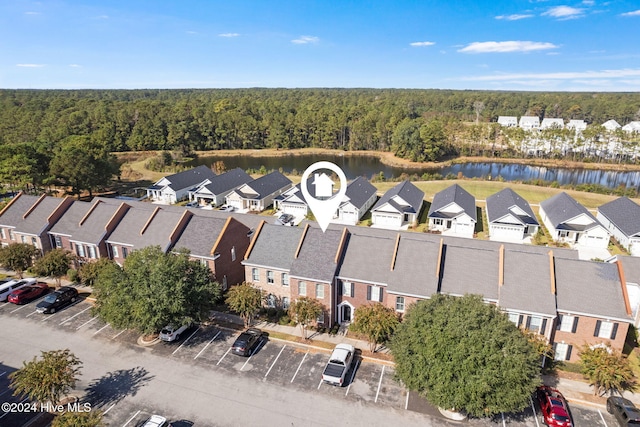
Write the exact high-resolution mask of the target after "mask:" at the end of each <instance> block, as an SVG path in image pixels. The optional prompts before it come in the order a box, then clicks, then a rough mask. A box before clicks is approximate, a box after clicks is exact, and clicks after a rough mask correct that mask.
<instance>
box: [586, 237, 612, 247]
mask: <svg viewBox="0 0 640 427" xmlns="http://www.w3.org/2000/svg"><path fill="white" fill-rule="evenodd" d="M582 241H583V242H584V244H585V246H589V247H590V248H606V247H607V244H608V242H605V239H604V237H599V236H587V238H586V239H582Z"/></svg>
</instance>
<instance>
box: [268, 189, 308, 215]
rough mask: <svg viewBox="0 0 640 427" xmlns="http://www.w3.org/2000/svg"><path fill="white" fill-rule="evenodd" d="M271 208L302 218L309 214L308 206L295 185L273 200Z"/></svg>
mask: <svg viewBox="0 0 640 427" xmlns="http://www.w3.org/2000/svg"><path fill="white" fill-rule="evenodd" d="M273 208H274V209H276V210H279V211H280V212H282V213H286V214H289V215H293V216H294V217H297V218H304V217H306V216H307V214H308V213H309V205H307V200H306V199H305V197H304V194H302V191H301V190H300V184H297V185H295V186H293V187H291V188H290V189H288V190H287V191H285V192H283V193H282V194H280V195H279V196H276V197H275V198H274V199H273Z"/></svg>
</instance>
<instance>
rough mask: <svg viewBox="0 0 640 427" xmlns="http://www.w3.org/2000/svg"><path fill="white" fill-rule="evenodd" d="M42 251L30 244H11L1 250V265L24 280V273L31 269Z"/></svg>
mask: <svg viewBox="0 0 640 427" xmlns="http://www.w3.org/2000/svg"><path fill="white" fill-rule="evenodd" d="M39 253H40V251H39V250H38V248H36V247H35V246H33V245H30V244H28V243H11V244H10V245H9V246H5V247H3V248H0V265H2V267H4V268H6V269H8V270H13V271H15V272H16V274H17V275H18V277H19V278H21V279H22V273H23V272H24V271H25V270H26V269H28V268H29V267H31V265H32V264H33V259H34V257H35V256H36V255H38V254H39Z"/></svg>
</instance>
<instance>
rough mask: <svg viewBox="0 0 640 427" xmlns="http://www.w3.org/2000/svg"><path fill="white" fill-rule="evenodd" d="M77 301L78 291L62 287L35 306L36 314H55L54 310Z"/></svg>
mask: <svg viewBox="0 0 640 427" xmlns="http://www.w3.org/2000/svg"><path fill="white" fill-rule="evenodd" d="M77 299H78V290H77V289H76V288H72V287H69V286H63V287H61V288H60V289H58V290H57V291H55V292H54V293H52V294H49V295H47V296H46V297H44V299H43V300H42V301H40V302H39V303H38V305H37V306H36V311H37V312H38V313H52V314H53V313H55V312H56V310H59V309H61V308H62V307H66V306H67V305H69V304H71V303H74V302H75V301H76V300H77Z"/></svg>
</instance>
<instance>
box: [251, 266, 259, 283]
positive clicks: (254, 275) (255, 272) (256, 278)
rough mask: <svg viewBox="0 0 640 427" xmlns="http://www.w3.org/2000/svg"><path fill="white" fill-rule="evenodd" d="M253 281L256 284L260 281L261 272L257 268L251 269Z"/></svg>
mask: <svg viewBox="0 0 640 427" xmlns="http://www.w3.org/2000/svg"><path fill="white" fill-rule="evenodd" d="M251 280H252V281H253V282H254V283H256V282H259V281H260V272H259V271H258V269H257V268H255V267H254V268H252V269H251Z"/></svg>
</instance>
